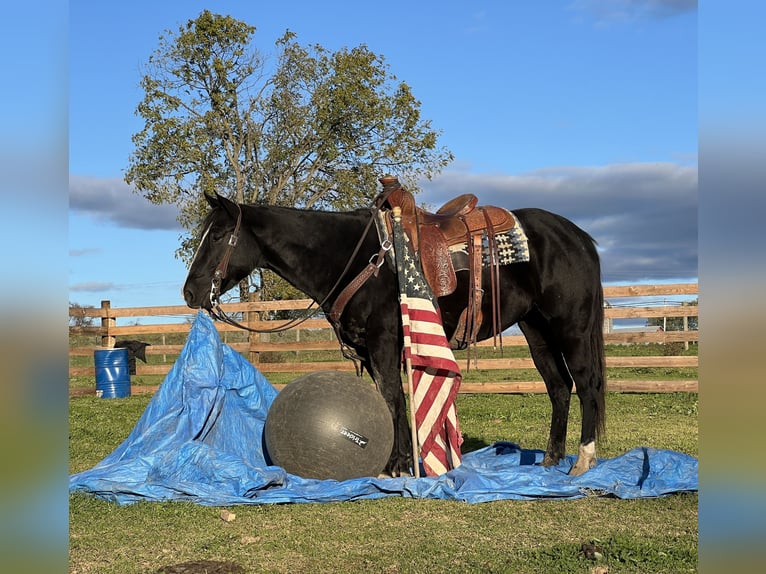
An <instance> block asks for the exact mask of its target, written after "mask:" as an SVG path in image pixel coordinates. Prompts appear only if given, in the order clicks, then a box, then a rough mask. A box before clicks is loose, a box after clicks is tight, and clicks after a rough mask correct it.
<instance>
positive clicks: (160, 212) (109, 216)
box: [69, 175, 181, 230]
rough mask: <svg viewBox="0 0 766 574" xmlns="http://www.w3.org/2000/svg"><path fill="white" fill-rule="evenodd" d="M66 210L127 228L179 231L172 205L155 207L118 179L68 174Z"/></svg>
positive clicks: (179, 226)
mask: <svg viewBox="0 0 766 574" xmlns="http://www.w3.org/2000/svg"><path fill="white" fill-rule="evenodd" d="M69 209H70V210H72V211H79V212H82V213H86V214H88V215H89V216H91V217H93V218H94V219H96V220H105V221H108V222H110V223H113V224H114V225H117V226H118V227H126V228H130V229H164V230H180V229H181V225H180V224H179V223H178V221H177V220H176V217H177V215H178V210H177V208H176V207H175V206H173V205H156V204H153V203H151V202H149V201H147V200H146V199H144V198H143V197H142V196H141V195H139V194H137V193H134V192H133V190H132V189H131V188H130V186H129V185H128V184H127V183H125V182H124V181H123V180H122V179H119V178H97V177H88V176H80V175H72V176H70V178H69Z"/></svg>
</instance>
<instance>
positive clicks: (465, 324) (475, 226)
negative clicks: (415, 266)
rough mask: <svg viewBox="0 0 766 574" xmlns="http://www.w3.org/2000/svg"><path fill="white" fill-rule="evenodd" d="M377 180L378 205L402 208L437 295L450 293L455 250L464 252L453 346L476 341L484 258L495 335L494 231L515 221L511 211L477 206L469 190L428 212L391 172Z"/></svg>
mask: <svg viewBox="0 0 766 574" xmlns="http://www.w3.org/2000/svg"><path fill="white" fill-rule="evenodd" d="M380 182H381V183H382V184H383V192H382V193H381V195H380V197H381V198H385V201H384V202H383V203H384V205H381V206H380V207H385V206H386V205H387V206H388V207H389V208H391V209H392V210H393V208H398V209H399V210H400V211H401V222H402V228H403V230H404V232H405V234H406V235H407V237H408V238H409V242H410V245H411V247H412V250H413V253H414V254H415V256H416V258H417V259H419V261H420V265H421V268H422V270H423V275H424V276H425V279H426V281H427V282H428V285H429V286H430V287H431V290H432V292H433V294H434V295H435V296H436V297H444V296H446V295H450V294H451V293H453V292H454V291H455V289H456V288H457V275H456V272H455V265H454V263H453V254H454V253H456V252H458V251H465V252H467V254H468V257H467V268H468V272H469V285H470V288H469V294H468V301H467V304H466V308H465V310H464V311H463V312H462V313H461V315H460V319H459V322H458V326H457V329H456V330H455V333H454V335H453V336H452V339H451V340H450V345H451V346H452V348H453V349H464V348H466V347H468V346H469V345H470V344H473V343H476V341H477V335H478V331H479V327H480V326H481V324H482V319H483V317H482V298H483V294H484V290H483V288H482V270H483V267H484V262H485V261H486V263H487V267H489V275H490V285H491V295H492V325H493V333H494V335H497V334H498V330H499V329H500V308H499V305H500V302H499V301H500V300H499V286H500V281H499V258H498V257H497V244H496V242H495V236H496V235H497V234H500V233H504V232H507V231H508V230H510V229H511V228H512V227H513V226H514V225H515V219H514V217H513V215H512V214H511V213H510V212H509V211H508V210H506V209H503V208H500V207H494V206H478V205H477V203H478V199H477V197H476V196H475V195H474V194H472V193H466V194H463V195H460V196H458V197H455V198H454V199H452V200H450V201H448V202H447V203H445V204H444V205H443V206H442V207H441V208H439V209H438V210H437V211H436V212H435V213H430V212H428V211H425V210H424V209H422V208H420V207H418V206H417V205H416V204H415V198H414V197H413V195H412V193H410V192H409V191H407V190H406V189H405V188H404V187H402V185H401V184H400V183H399V180H398V179H397V178H396V177H395V176H385V177H383V178H381V179H380ZM389 231H390V230H389Z"/></svg>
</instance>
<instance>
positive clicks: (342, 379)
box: [263, 371, 394, 480]
mask: <svg viewBox="0 0 766 574" xmlns="http://www.w3.org/2000/svg"><path fill="white" fill-rule="evenodd" d="M263 432H264V439H265V446H266V452H267V454H268V456H269V458H270V459H271V462H272V463H273V464H275V465H277V466H281V467H282V468H284V469H285V470H286V471H287V472H289V473H290V474H295V475H297V476H301V477H303V478H317V479H334V480H348V479H351V478H359V477H365V476H377V475H378V474H380V473H381V472H382V471H383V469H384V467H385V465H386V463H387V462H388V459H389V457H390V455H391V449H392V447H393V444H394V425H393V422H392V419H391V411H389V409H388V405H387V404H386V401H385V400H384V399H383V397H382V396H381V395H380V393H379V392H378V391H377V389H376V388H375V387H374V386H373V385H372V384H371V383H369V382H365V381H364V380H363V379H361V378H359V377H357V376H355V375H353V374H351V373H344V372H338V371H317V372H313V373H309V374H307V375H304V376H302V377H299V378H297V379H295V380H294V381H293V382H291V383H289V384H287V385H286V386H285V388H284V389H282V391H280V392H279V393H278V394H277V396H276V397H275V398H274V401H273V402H272V404H271V407H270V408H269V412H268V414H267V415H266V424H265V426H264V431H263Z"/></svg>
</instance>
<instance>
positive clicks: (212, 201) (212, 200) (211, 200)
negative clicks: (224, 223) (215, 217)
mask: <svg viewBox="0 0 766 574" xmlns="http://www.w3.org/2000/svg"><path fill="white" fill-rule="evenodd" d="M203 195H204V196H205V199H206V200H207V203H208V205H209V206H210V207H213V208H215V207H218V205H219V202H218V199H219V198H220V197H221V196H220V195H218V194H217V193H216V194H215V195H208V193H207V192H206V191H205V192H203Z"/></svg>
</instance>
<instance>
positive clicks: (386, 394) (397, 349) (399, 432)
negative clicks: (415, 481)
mask: <svg viewBox="0 0 766 574" xmlns="http://www.w3.org/2000/svg"><path fill="white" fill-rule="evenodd" d="M368 343H369V351H370V367H371V370H372V372H371V375H372V378H373V379H374V380H375V384H376V385H377V386H378V391H380V394H381V395H383V398H384V399H385V400H386V403H387V404H388V408H389V410H390V411H391V418H392V419H393V422H394V446H393V448H392V449H391V457H390V458H389V460H388V463H387V464H386V467H385V470H384V472H385V473H386V474H388V475H390V476H402V475H411V474H412V469H413V468H414V467H413V465H412V437H411V435H410V425H409V422H408V420H407V404H406V401H405V399H404V390H403V389H402V378H401V362H400V361H401V344H400V341H399V337H398V333H397V332H396V331H394V332H393V333H392V332H390V331H388V332H383V330H381V331H377V333H376V334H375V335H372V336H371V338H370V340H368Z"/></svg>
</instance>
